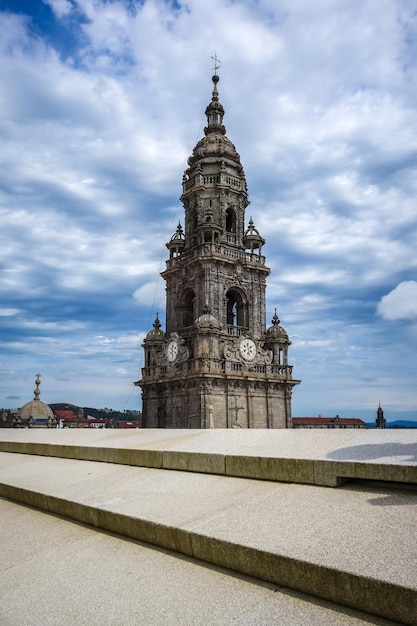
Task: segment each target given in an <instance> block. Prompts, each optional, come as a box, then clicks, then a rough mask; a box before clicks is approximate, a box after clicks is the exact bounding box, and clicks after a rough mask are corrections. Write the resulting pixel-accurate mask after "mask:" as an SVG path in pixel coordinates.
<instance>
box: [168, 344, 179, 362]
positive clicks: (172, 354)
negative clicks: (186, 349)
mask: <svg viewBox="0 0 417 626" xmlns="http://www.w3.org/2000/svg"><path fill="white" fill-rule="evenodd" d="M177 354H178V344H177V342H176V341H170V342H169V344H168V348H167V359H168V361H171V362H172V361H175V359H176V358H177Z"/></svg>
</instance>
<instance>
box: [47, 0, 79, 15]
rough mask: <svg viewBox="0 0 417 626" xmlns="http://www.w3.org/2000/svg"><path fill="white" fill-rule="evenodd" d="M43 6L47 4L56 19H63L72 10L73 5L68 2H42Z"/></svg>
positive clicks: (57, 0) (65, 0) (52, 0)
mask: <svg viewBox="0 0 417 626" xmlns="http://www.w3.org/2000/svg"><path fill="white" fill-rule="evenodd" d="M42 1H43V2H45V4H49V6H50V7H51V9H52V10H53V12H54V13H55V14H56V16H57V17H58V18H60V19H61V18H63V17H65V16H66V15H68V14H69V13H71V11H72V9H73V5H72V3H71V2H70V0H42Z"/></svg>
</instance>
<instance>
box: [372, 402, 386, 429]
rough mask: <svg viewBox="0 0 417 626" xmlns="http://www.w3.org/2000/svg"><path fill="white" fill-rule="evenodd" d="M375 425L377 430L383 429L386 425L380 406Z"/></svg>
mask: <svg viewBox="0 0 417 626" xmlns="http://www.w3.org/2000/svg"><path fill="white" fill-rule="evenodd" d="M375 423H376V427H377V428H385V427H386V425H387V420H386V419H385V417H384V411H383V410H382V409H381V405H379V406H378V410H377V412H376V420H375Z"/></svg>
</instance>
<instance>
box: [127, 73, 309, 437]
mask: <svg viewBox="0 0 417 626" xmlns="http://www.w3.org/2000/svg"><path fill="white" fill-rule="evenodd" d="M212 80H213V85H214V87H213V93H212V99H211V102H210V104H209V105H208V106H207V108H206V116H207V126H206V127H205V129H204V137H203V138H202V139H201V140H200V141H199V142H198V143H197V145H196V146H195V148H194V150H193V153H192V155H191V156H190V158H189V159H188V168H187V169H186V170H185V172H184V176H183V181H182V196H181V201H182V203H183V205H184V212H185V222H184V229H183V227H182V226H181V223H179V224H178V227H177V230H176V232H175V233H174V235H173V236H172V237H171V240H170V241H169V242H168V243H167V248H168V251H169V259H168V260H167V263H166V269H165V271H164V272H162V277H163V278H164V280H165V282H166V332H164V331H162V330H161V323H160V321H159V319H158V315H157V317H156V320H155V322H154V328H153V329H152V330H151V331H150V332H149V333H148V334H147V336H146V339H145V340H144V343H143V348H144V352H145V360H144V367H143V369H142V380H140V381H138V382H137V383H135V384H136V385H138V386H140V387H141V388H142V398H143V408H142V414H143V426H144V427H148V428H157V427H163V428H211V427H215V428H232V427H241V428H291V426H292V423H291V394H292V388H293V387H294V385H297V384H299V382H300V381H299V380H294V379H293V378H292V366H291V365H289V364H288V347H289V346H290V344H291V342H290V340H289V338H288V335H287V333H286V332H285V330H284V329H283V328H282V326H280V325H279V324H280V322H279V319H278V317H277V315H276V312H275V315H274V317H273V319H272V326H270V327H269V328H268V329H266V325H265V316H266V310H265V289H266V277H267V276H268V274H269V271H270V270H269V268H268V267H266V265H265V257H264V256H263V255H262V247H263V245H264V243H265V240H264V239H263V238H262V237H261V235H260V234H259V232H258V230H257V229H256V228H255V225H254V222H253V220H252V217H250V219H249V223H248V226H247V227H246V228H245V210H246V208H247V206H248V204H249V201H248V192H247V186H246V179H245V174H244V170H243V167H242V164H241V162H240V156H239V154H238V153H237V151H236V148H235V146H234V145H233V143H232V142H231V141H230V140H229V139H228V138H227V137H226V129H225V127H224V125H223V116H224V109H223V106H222V105H221V103H220V101H219V95H218V89H217V84H218V82H219V77H218V76H217V74H215V75H214V76H213V79H212Z"/></svg>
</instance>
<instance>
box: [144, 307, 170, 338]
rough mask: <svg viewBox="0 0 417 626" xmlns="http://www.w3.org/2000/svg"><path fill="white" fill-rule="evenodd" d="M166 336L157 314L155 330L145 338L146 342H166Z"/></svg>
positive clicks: (154, 324)
mask: <svg viewBox="0 0 417 626" xmlns="http://www.w3.org/2000/svg"><path fill="white" fill-rule="evenodd" d="M165 338H166V335H165V333H164V331H163V330H161V322H160V321H159V317H158V313H157V314H156V318H155V321H154V323H153V328H152V330H150V331H149V332H148V334H147V335H146V337H145V341H164V340H165Z"/></svg>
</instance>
